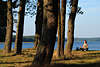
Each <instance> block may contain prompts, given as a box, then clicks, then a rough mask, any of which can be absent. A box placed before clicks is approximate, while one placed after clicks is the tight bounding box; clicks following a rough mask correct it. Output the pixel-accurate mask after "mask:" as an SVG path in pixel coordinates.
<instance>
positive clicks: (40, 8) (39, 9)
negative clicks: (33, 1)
mask: <svg viewBox="0 0 100 67" xmlns="http://www.w3.org/2000/svg"><path fill="white" fill-rule="evenodd" d="M42 23H43V0H38V3H37V15H36V22H35V24H36V33H35V42H34V44H35V47H36V46H37V44H39V41H40V38H41V34H42Z"/></svg>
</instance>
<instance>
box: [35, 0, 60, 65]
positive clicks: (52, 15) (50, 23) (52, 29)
mask: <svg viewBox="0 0 100 67" xmlns="http://www.w3.org/2000/svg"><path fill="white" fill-rule="evenodd" d="M43 3H44V14H43V25H44V27H43V30H42V38H41V40H40V44H39V45H38V47H37V53H36V56H35V58H34V61H33V64H50V62H51V58H52V55H53V51H54V45H55V41H56V33H57V22H58V19H57V18H58V0H44V2H43Z"/></svg>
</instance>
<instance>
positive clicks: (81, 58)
mask: <svg viewBox="0 0 100 67" xmlns="http://www.w3.org/2000/svg"><path fill="white" fill-rule="evenodd" d="M72 54H73V57H72V59H70V60H64V59H57V58H56V51H55V52H54V55H53V59H52V62H51V63H52V64H51V65H49V66H48V65H46V66H44V67H83V66H86V67H90V66H91V67H100V64H99V63H100V51H73V52H72ZM34 55H35V49H32V48H30V49H23V51H22V54H21V55H16V56H15V55H14V52H13V51H12V53H9V54H6V55H4V54H3V51H2V50H0V67H21V66H27V65H31V63H32V60H33V58H34ZM65 55H66V54H65ZM34 67H41V66H38V65H36V66H34Z"/></svg>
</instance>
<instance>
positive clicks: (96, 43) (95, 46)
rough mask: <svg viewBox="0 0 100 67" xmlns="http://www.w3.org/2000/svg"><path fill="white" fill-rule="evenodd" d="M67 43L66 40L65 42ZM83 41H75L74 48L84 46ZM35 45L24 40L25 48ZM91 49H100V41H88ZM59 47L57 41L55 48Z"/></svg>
mask: <svg viewBox="0 0 100 67" xmlns="http://www.w3.org/2000/svg"><path fill="white" fill-rule="evenodd" d="M65 43H66V42H65ZM82 44H83V42H81V41H75V42H74V45H73V50H75V49H76V47H80V46H82ZM33 46H34V44H33V43H24V42H23V46H22V47H23V48H32V47H33ZM88 46H89V50H100V41H88ZM3 48H4V43H0V49H3ZM12 48H14V42H13V43H12ZM56 48H57V41H56V43H55V49H56Z"/></svg>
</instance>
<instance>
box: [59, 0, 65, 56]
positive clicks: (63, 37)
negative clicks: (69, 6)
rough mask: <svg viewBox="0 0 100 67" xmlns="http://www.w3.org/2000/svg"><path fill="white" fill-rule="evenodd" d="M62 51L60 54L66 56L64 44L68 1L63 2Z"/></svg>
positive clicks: (63, 0)
mask: <svg viewBox="0 0 100 67" xmlns="http://www.w3.org/2000/svg"><path fill="white" fill-rule="evenodd" d="M61 3H62V5H61V50H60V54H61V56H62V57H63V56H64V42H65V20H66V17H65V16H66V0H62V1H61Z"/></svg>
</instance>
